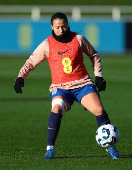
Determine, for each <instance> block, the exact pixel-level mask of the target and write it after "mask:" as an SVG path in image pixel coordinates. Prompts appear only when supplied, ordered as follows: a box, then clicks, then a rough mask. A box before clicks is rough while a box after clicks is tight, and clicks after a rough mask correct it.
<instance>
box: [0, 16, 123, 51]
mask: <svg viewBox="0 0 132 170" xmlns="http://www.w3.org/2000/svg"><path fill="white" fill-rule="evenodd" d="M124 25H125V24H124V23H123V22H122V21H120V22H114V21H112V20H103V19H102V20H95V19H93V20H92V19H91V20H86V19H85V20H81V21H78V22H73V21H70V20H69V26H70V28H71V31H75V32H77V33H79V34H82V35H84V36H85V37H86V38H87V39H88V40H89V41H90V42H91V44H92V45H93V46H94V47H95V49H96V50H97V51H98V52H99V53H123V52H125V37H124V36H125V26H124ZM50 35H51V26H50V20H48V19H47V20H46V19H45V20H44V19H43V20H39V21H38V22H33V21H32V20H29V19H5V20H2V19H1V20H0V54H30V53H32V52H33V51H34V49H35V48H36V47H37V46H38V45H39V44H40V43H41V42H42V41H43V40H44V39H45V38H47V37H48V36H50Z"/></svg>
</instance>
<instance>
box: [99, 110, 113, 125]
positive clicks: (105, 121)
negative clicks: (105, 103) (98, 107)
mask: <svg viewBox="0 0 132 170" xmlns="http://www.w3.org/2000/svg"><path fill="white" fill-rule="evenodd" d="M96 120H97V124H98V127H100V126H101V125H104V124H110V119H109V117H108V114H107V113H106V111H105V112H104V113H103V114H102V115H100V116H96Z"/></svg>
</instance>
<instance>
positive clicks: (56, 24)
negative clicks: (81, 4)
mask: <svg viewBox="0 0 132 170" xmlns="http://www.w3.org/2000/svg"><path fill="white" fill-rule="evenodd" d="M51 28H52V30H53V31H54V33H55V34H56V35H57V36H61V35H63V34H64V33H65V32H66V31H67V30H68V23H67V22H66V21H65V20H64V19H54V20H53V25H51Z"/></svg>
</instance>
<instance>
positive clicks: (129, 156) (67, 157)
mask: <svg viewBox="0 0 132 170" xmlns="http://www.w3.org/2000/svg"><path fill="white" fill-rule="evenodd" d="M77 158H79V159H80V158H82V159H85V158H111V157H110V156H109V155H100V156H97V155H96V156H95V155H91V156H64V157H55V159H77ZM128 158H132V154H128V155H120V158H119V159H128Z"/></svg>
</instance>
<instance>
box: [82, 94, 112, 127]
mask: <svg viewBox="0 0 132 170" xmlns="http://www.w3.org/2000/svg"><path fill="white" fill-rule="evenodd" d="M81 104H82V105H83V106H84V107H85V108H86V109H87V110H88V111H90V112H91V113H93V114H94V115H95V116H96V120H97V124H98V127H99V126H101V125H103V124H109V123H110V120H109V117H108V114H107V113H106V111H105V110H104V108H103V105H102V103H101V101H100V98H99V95H98V94H97V93H96V92H91V93H89V94H87V95H85V96H84V97H83V98H82V99H81Z"/></svg>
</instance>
